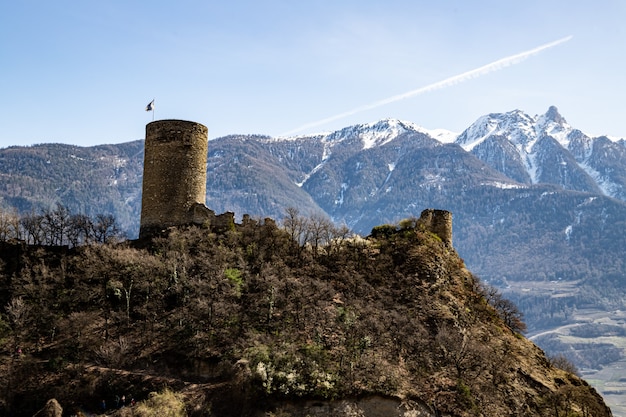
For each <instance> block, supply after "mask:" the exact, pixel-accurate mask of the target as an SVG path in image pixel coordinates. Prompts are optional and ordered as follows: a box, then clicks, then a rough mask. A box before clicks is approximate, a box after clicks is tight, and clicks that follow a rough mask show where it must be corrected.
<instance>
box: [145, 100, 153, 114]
mask: <svg viewBox="0 0 626 417" xmlns="http://www.w3.org/2000/svg"><path fill="white" fill-rule="evenodd" d="M146 111H154V99H153V100H152V101H151V102H150V103H148V105H147V106H146Z"/></svg>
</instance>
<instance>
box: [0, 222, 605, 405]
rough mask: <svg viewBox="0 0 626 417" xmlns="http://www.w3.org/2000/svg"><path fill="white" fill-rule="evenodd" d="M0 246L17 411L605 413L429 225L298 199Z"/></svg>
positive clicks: (6, 361)
mask: <svg viewBox="0 0 626 417" xmlns="http://www.w3.org/2000/svg"><path fill="white" fill-rule="evenodd" d="M307 225H308V227H306V226H307ZM311 225H314V226H315V227H311ZM311 230H318V233H312V234H310V233H308V232H307V233H306V234H303V232H304V231H311ZM1 249H2V250H0V258H1V262H0V295H1V299H0V305H2V306H3V309H2V311H1V313H0V355H1V356H2V360H1V361H0V364H1V366H2V370H1V372H0V386H1V388H2V391H1V392H2V395H1V396H0V399H1V401H0V407H1V410H2V413H3V414H5V415H7V414H9V415H14V416H31V415H32V414H33V413H34V412H35V411H36V410H37V409H39V408H41V407H43V405H44V404H45V403H46V401H48V400H49V399H51V398H55V399H56V400H58V402H59V403H60V404H61V405H62V406H63V408H64V409H65V410H66V412H67V413H70V414H72V413H74V414H75V413H78V412H83V411H87V412H93V413H102V412H105V411H106V412H107V414H111V413H116V414H115V415H120V416H121V415H129V414H128V413H129V412H131V410H135V408H133V407H129V405H130V401H131V398H132V401H133V402H135V401H136V402H137V405H136V406H134V407H139V406H141V407H150V404H152V407H155V405H154V404H162V403H163V401H164V400H163V399H164V398H170V399H171V398H174V399H171V400H170V402H173V403H174V405H176V404H183V409H184V410H185V411H182V412H183V413H186V414H188V415H190V416H235V415H236V416H242V415H243V416H253V415H264V413H271V414H270V415H291V416H304V415H337V416H339V415H347V414H348V413H349V412H350V410H353V412H357V413H358V412H362V413H366V414H367V413H370V412H373V410H379V412H380V410H387V411H386V412H385V415H390V416H394V415H397V416H400V415H408V414H406V413H409V414H410V413H413V414H415V413H417V414H418V415H422V416H432V417H435V416H443V415H446V416H474V415H493V416H495V415H520V413H521V415H524V416H555V415H569V416H581V417H582V416H592V415H593V416H610V415H611V413H610V411H609V410H608V408H607V407H606V406H605V405H604V403H603V402H602V399H601V397H600V396H599V395H598V394H597V393H596V392H595V390H593V389H592V388H591V387H590V386H589V385H588V384H587V383H585V382H584V381H582V380H581V379H579V378H578V377H577V376H576V375H574V374H572V373H571V372H569V371H572V370H573V369H572V368H571V366H563V364H567V363H566V362H563V361H562V360H552V361H551V360H550V359H548V358H546V356H545V355H544V353H543V352H542V351H541V350H540V349H539V348H537V347H536V346H535V345H533V344H532V343H531V342H529V341H528V340H526V339H525V338H524V337H523V336H521V335H520V334H519V333H518V331H519V330H520V329H521V328H523V323H522V322H521V321H520V319H521V316H520V314H519V311H518V310H516V309H515V308H514V306H513V305H512V304H510V303H507V302H503V299H502V297H501V296H499V295H498V293H497V292H494V291H493V290H491V289H489V288H488V287H485V286H484V285H482V284H481V283H480V281H479V280H478V279H477V278H476V277H475V276H473V275H472V274H471V273H470V272H469V271H468V270H467V269H466V268H465V265H464V263H463V261H462V260H461V259H460V258H459V257H458V255H457V254H456V252H455V250H454V249H453V248H452V247H451V246H450V245H449V244H446V243H445V241H442V239H441V238H440V237H439V236H438V235H435V234H433V233H431V232H429V230H428V229H427V228H425V227H424V224H423V223H422V222H421V221H420V220H418V219H407V220H406V221H404V222H402V223H401V224H399V225H383V226H381V227H379V228H376V229H375V231H374V233H373V235H372V236H371V237H369V238H368V239H362V238H357V237H351V236H350V235H349V234H348V233H347V231H346V230H344V229H336V228H334V227H333V226H332V224H331V223H328V222H323V221H320V219H316V218H305V217H303V216H300V215H299V214H298V213H297V212H296V211H290V212H289V213H287V216H286V217H285V219H284V221H283V222H282V226H281V227H279V226H277V225H276V224H275V222H274V221H272V220H270V219H267V220H265V221H264V222H259V221H254V220H251V219H246V220H245V221H244V222H243V223H242V224H237V225H234V227H233V228H232V229H231V230H229V231H226V232H224V233H215V232H214V231H212V230H211V229H210V227H209V228H208V229H207V228H195V227H194V228H190V229H172V230H170V231H169V233H167V234H166V235H163V236H161V237H155V238H154V239H152V240H144V241H127V242H125V243H121V244H98V245H94V244H91V245H82V246H76V247H74V248H73V249H69V248H67V247H50V246H30V245H26V244H24V243H15V244H10V243H2V248H1ZM555 364H557V365H559V366H561V367H562V368H566V369H567V370H563V369H559V368H557V367H555V366H554V365H555ZM568 370H569V371H568ZM164 387H167V388H168V390H167V391H164ZM152 391H157V392H161V393H162V394H161V397H158V396H155V395H151V394H150V392H152ZM172 392H173V393H174V394H175V395H174V397H171V395H172V394H171V393H172ZM122 396H123V398H124V399H126V401H128V402H125V403H124V404H125V405H126V407H125V408H123V409H118V407H120V398H122ZM103 401H104V402H103ZM159 401H161V403H160V402H159ZM81 410H83V411H81ZM359 410H361V411H359ZM124 413H126V414H124ZM555 413H557V414H555ZM413 414H411V415H413ZM141 415H143V414H141ZM177 415H183V414H177Z"/></svg>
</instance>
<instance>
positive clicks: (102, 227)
mask: <svg viewBox="0 0 626 417" xmlns="http://www.w3.org/2000/svg"><path fill="white" fill-rule="evenodd" d="M119 236H120V230H119V228H118V227H117V222H116V221H115V217H114V216H113V215H112V214H97V215H96V220H95V222H94V223H93V237H94V239H95V241H96V242H97V243H109V242H110V241H111V240H113V239H115V238H117V237H119Z"/></svg>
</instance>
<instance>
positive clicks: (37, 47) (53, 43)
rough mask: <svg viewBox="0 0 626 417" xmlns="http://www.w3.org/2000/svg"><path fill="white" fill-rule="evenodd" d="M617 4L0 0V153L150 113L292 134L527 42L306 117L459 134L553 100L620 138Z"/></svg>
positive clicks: (624, 89) (590, 129) (625, 91)
mask: <svg viewBox="0 0 626 417" xmlns="http://www.w3.org/2000/svg"><path fill="white" fill-rule="evenodd" d="M625 18H626V2H624V1H621V0H615V1H602V0H600V1H597V2H590V1H583V0H569V1H560V0H559V1H550V0H542V1H535V0H526V1H523V2H522V1H518V2H513V1H502V0H498V1H486V0H485V1H483V0H476V1H466V0H463V1H453V0H450V1H432V0H429V1H422V0H412V1H410V0H407V1H404V0H385V1H368V0H358V1H352V0H330V1H326V0H317V1H316V0H309V1H306V2H297V1H293V0H288V1H287V0H285V1H282V0H281V1H279V0H273V1H272V0H256V1H238V0H230V1H229V2H217V1H205V0H203V1H192V0H180V1H177V2H172V1H159V0H155V1H149V2H148V1H128V0H123V1H122V0H119V1H118V0H105V1H97V2H96V1H90V0H83V1H78V0H75V1H65V0H57V1H54V2H52V1H48V0H45V1H39V0H24V1H14V2H11V1H6V2H2V5H0V147H6V146H11V145H30V144H35V143H46V142H60V143H68V144H76V145H81V146H90V145H96V144H105V143H119V142H127V141H131V140H136V139H142V138H143V137H144V132H145V124H146V123H149V122H150V121H151V120H152V114H151V113H149V112H146V111H145V110H144V109H145V106H146V104H148V102H150V100H152V99H153V98H154V99H155V100H156V101H155V104H156V105H155V117H156V118H157V119H162V118H176V119H186V120H193V121H197V122H200V123H203V124H205V125H206V126H207V127H208V128H209V137H210V138H216V137H220V136H224V135H227V134H232V133H254V134H267V135H272V136H277V135H281V134H283V133H286V132H292V131H294V130H298V129H299V128H300V127H303V126H307V125H310V124H312V123H314V122H316V121H320V120H325V119H328V118H332V117H333V116H337V115H341V114H343V113H345V112H349V111H350V110H352V109H357V108H360V107H362V106H364V105H368V104H370V103H376V102H378V101H380V100H384V99H386V98H388V97H392V96H396V95H401V94H404V93H406V92H409V91H412V90H415V89H418V88H421V87H423V86H427V85H430V84H433V83H436V82H438V81H441V80H444V79H447V78H449V77H453V76H455V75H458V74H462V73H465V72H467V71H470V70H473V69H475V68H478V67H481V66H483V65H486V64H489V63H492V62H494V61H497V60H499V59H502V58H505V57H509V56H512V55H514V54H517V53H520V52H523V51H528V50H531V49H533V48H536V47H538V46H540V45H544V44H547V43H549V42H553V41H555V40H558V39H563V38H565V37H568V36H572V38H571V39H570V40H568V41H566V42H563V43H561V44H559V45H557V46H554V47H551V48H549V49H546V50H543V51H541V52H540V53H537V54H535V55H533V56H530V57H528V58H527V59H525V60H523V61H522V62H519V63H515V64H514V65H510V66H508V67H506V68H502V69H500V70H498V71H494V72H490V73H488V74H484V75H481V76H478V77H475V78H472V79H468V80H465V81H463V82H460V83H457V84H455V85H451V86H448V87H445V88H440V89H437V90H435V91H429V92H426V93H423V94H419V95H416V96H414V97H410V98H406V99H404V100H399V101H395V102H392V103H389V104H386V105H381V106H377V107H375V108H371V109H368V110H363V111H359V112H356V113H355V114H351V115H350V116H346V117H341V118H337V119H336V120H333V121H330V122H327V123H323V124H317V125H315V126H313V127H310V128H308V129H303V130H299V131H298V133H310V132H319V131H328V130H334V129H338V128H341V127H345V126H349V125H352V124H357V123H367V122H373V121H376V120H379V119H382V118H386V117H393V118H398V119H402V120H408V121H411V122H414V123H417V124H419V125H421V126H424V127H425V128H428V129H435V128H446V129H450V130H453V131H459V132H460V131H462V130H463V129H464V128H466V127H468V126H469V125H470V124H471V123H472V122H474V121H475V120H476V119H477V118H478V117H480V116H482V115H484V114H487V113H491V112H506V111H510V110H514V109H520V110H523V111H525V112H527V113H528V114H530V115H535V114H539V113H544V112H545V111H546V110H547V108H548V106H550V105H556V106H557V107H558V108H559V110H560V112H561V114H562V115H563V116H564V117H565V118H566V119H567V120H568V122H569V123H570V124H571V125H573V126H574V127H577V128H579V129H581V130H583V131H584V132H587V133H590V134H593V135H601V134H607V135H612V136H617V137H626V121H625V120H626V118H625V116H626V100H625V98H626V82H625V74H626V72H625V71H624V69H625V64H626V29H625V27H626V25H624V20H625Z"/></svg>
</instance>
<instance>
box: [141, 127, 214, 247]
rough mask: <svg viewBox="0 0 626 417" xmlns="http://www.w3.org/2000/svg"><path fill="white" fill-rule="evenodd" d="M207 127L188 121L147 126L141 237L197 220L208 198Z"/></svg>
mask: <svg viewBox="0 0 626 417" xmlns="http://www.w3.org/2000/svg"><path fill="white" fill-rule="evenodd" d="M207 149H208V129H207V128H206V126H203V125H201V124H200V123H195V122H188V121H185V120H157V121H155V122H152V123H148V124H147V125H146V141H145V145H144V162H143V195H142V199H141V223H140V227H139V237H146V236H149V235H151V234H154V233H157V232H159V231H161V230H163V229H165V228H167V227H170V226H181V225H185V224H189V223H192V222H193V221H194V213H195V212H196V211H197V207H198V206H201V207H204V202H205V199H206V162H207Z"/></svg>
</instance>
